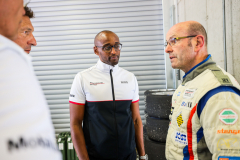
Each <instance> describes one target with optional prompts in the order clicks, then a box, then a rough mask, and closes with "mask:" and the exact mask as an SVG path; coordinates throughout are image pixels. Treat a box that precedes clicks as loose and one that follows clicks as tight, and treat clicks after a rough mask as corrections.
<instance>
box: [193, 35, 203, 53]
mask: <svg viewBox="0 0 240 160" xmlns="http://www.w3.org/2000/svg"><path fill="white" fill-rule="evenodd" d="M196 39H197V41H196V44H195V48H194V51H195V52H198V51H199V50H200V49H201V48H202V47H203V46H204V44H205V40H204V37H203V36H202V35H198V36H197V37H196Z"/></svg>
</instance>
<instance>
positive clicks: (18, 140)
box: [0, 0, 61, 160]
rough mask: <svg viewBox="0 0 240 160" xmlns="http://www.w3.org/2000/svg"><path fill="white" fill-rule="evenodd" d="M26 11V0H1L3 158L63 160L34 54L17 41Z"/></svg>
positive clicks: (0, 149) (0, 138)
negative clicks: (32, 57)
mask: <svg viewBox="0 0 240 160" xmlns="http://www.w3.org/2000/svg"><path fill="white" fill-rule="evenodd" d="M24 14H25V11H24V9H23V0H0V102H1V103H0V155H1V158H0V159H3V160H16V159H19V160H33V159H34V160H43V159H44V160H60V159H61V154H60V152H59V151H58V148H57V145H56V142H55V137H54V130H53V125H52V122H51V118H50V113H49V109H48V106H47V103H46V100H45V98H44V96H43V92H42V89H41V87H40V85H39V82H38V81H37V78H36V76H35V74H34V71H33V68H32V63H31V60H30V57H29V56H28V55H27V54H26V53H25V52H24V51H23V49H22V48H21V47H19V46H18V45H17V44H16V43H14V42H13V40H15V39H16V38H17V33H18V28H19V27H20V26H21V21H22V17H23V15H24Z"/></svg>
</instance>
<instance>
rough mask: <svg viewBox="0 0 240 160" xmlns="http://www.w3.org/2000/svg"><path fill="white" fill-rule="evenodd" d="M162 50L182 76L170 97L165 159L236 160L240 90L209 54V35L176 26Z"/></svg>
mask: <svg viewBox="0 0 240 160" xmlns="http://www.w3.org/2000/svg"><path fill="white" fill-rule="evenodd" d="M166 40H167V41H166V43H165V46H166V48H165V51H166V53H168V54H169V58H170V60H171V63H172V67H173V68H178V69H181V70H183V71H184V72H185V75H184V76H183V82H182V84H181V85H180V86H179V87H178V88H177V90H176V91H175V93H174V95H173V97H172V112H171V115H170V116H169V118H170V121H171V122H170V126H169V129H168V135H167V141H166V158H167V159H168V160H174V159H177V160H178V159H184V160H185V159H189V160H191V159H192V160H193V159H194V160H211V159H214V160H223V159H224V160H225V159H228V160H235V159H240V153H239V149H240V148H239V147H240V146H239V139H240V120H239V118H238V116H239V115H240V107H239V106H240V97H239V96H240V90H239V89H240V86H239V84H238V83H237V81H236V80H235V78H234V77H233V76H232V75H230V74H229V73H227V72H226V71H224V70H223V69H222V68H220V67H219V66H217V65H216V63H215V62H214V61H213V60H212V57H211V55H210V54H208V51H207V33H206V31H205V29H204V27H203V26H202V25H201V24H200V23H198V22H195V21H186V22H181V23H178V24H176V25H174V26H173V27H172V28H171V29H170V30H169V31H168V33H167V36H166Z"/></svg>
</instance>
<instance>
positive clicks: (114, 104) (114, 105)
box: [110, 69, 118, 157]
mask: <svg viewBox="0 0 240 160" xmlns="http://www.w3.org/2000/svg"><path fill="white" fill-rule="evenodd" d="M112 71H113V70H112V69H110V77H111V85H112V96H113V107H114V120H115V126H116V131H117V157H118V129H117V119H116V103H115V94H114V86H113V77H112Z"/></svg>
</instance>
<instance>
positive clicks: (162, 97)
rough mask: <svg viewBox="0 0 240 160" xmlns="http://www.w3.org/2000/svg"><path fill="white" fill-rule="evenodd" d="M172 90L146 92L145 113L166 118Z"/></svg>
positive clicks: (169, 108)
mask: <svg viewBox="0 0 240 160" xmlns="http://www.w3.org/2000/svg"><path fill="white" fill-rule="evenodd" d="M173 93H174V92H173V91H168V92H152V93H149V92H147V93H146V95H145V107H146V109H145V113H147V114H148V115H149V116H151V117H158V118H164V119H168V118H169V114H170V113H171V103H172V94H173Z"/></svg>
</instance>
